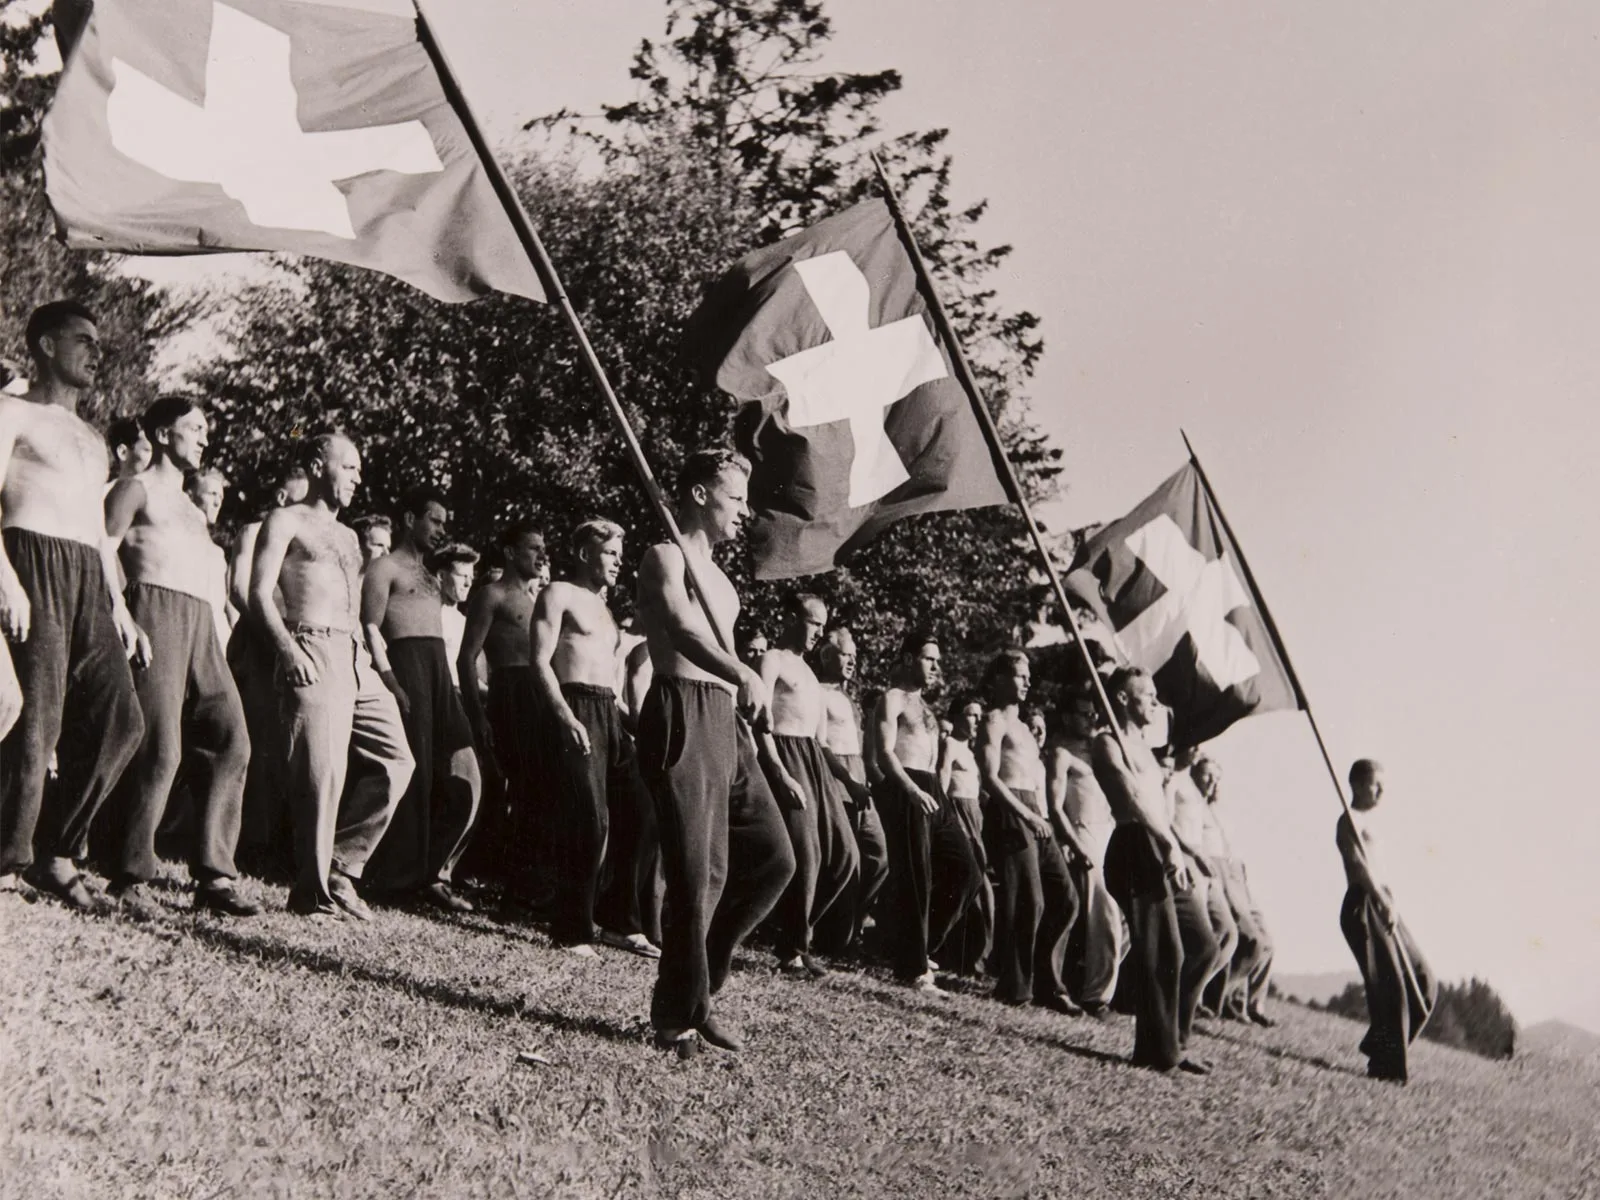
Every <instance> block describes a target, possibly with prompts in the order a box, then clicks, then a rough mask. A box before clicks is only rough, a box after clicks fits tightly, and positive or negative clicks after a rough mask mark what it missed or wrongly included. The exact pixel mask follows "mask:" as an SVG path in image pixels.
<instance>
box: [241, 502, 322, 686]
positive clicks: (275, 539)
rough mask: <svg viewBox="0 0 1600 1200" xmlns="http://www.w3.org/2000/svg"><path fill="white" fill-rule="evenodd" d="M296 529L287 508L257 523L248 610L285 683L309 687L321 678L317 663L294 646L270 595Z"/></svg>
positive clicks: (294, 518) (290, 512)
mask: <svg viewBox="0 0 1600 1200" xmlns="http://www.w3.org/2000/svg"><path fill="white" fill-rule="evenodd" d="M299 527H300V519H299V518H298V517H297V516H296V515H295V514H294V513H293V512H292V511H291V510H289V509H287V508H279V509H275V510H273V511H272V512H271V513H269V514H267V519H266V520H265V521H263V522H262V523H261V532H260V535H259V536H258V537H257V538H256V552H255V560H254V561H253V562H252V563H251V564H250V611H251V612H252V613H253V614H255V618H256V621H257V622H258V623H259V627H260V628H261V629H264V630H266V633H267V638H268V639H269V640H270V641H271V642H272V646H273V649H274V650H276V651H277V654H278V661H279V662H281V663H282V664H283V669H284V674H285V675H286V676H287V677H288V680H289V683H290V684H292V685H293V686H294V687H309V686H310V685H311V684H313V683H316V682H317V680H318V679H319V678H320V677H321V676H320V673H319V672H318V670H317V664H316V663H314V662H312V661H311V656H310V655H309V654H307V653H306V652H305V651H304V650H302V649H300V647H299V646H298V645H297V644H296V643H295V640H294V637H293V635H291V634H290V632H289V627H288V626H287V625H285V624H284V623H283V614H282V613H280V612H279V611H278V605H277V601H276V600H275V599H274V596H273V593H274V592H275V591H276V590H277V587H278V573H279V572H280V571H282V570H283V559H284V555H286V554H287V553H288V552H289V546H290V544H291V543H292V542H293V541H294V535H295V533H296V532H297V531H298V530H299Z"/></svg>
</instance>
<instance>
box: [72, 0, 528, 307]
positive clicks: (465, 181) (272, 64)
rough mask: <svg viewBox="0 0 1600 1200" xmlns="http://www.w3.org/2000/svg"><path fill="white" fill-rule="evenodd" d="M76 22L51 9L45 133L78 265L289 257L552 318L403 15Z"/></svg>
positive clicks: (110, 0)
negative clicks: (110, 256)
mask: <svg viewBox="0 0 1600 1200" xmlns="http://www.w3.org/2000/svg"><path fill="white" fill-rule="evenodd" d="M83 8H84V5H83V4H82V3H81V2H80V3H71V4H69V3H62V4H59V5H58V9H57V20H58V22H60V23H61V25H62V28H63V32H64V34H65V35H66V37H67V38H75V45H73V46H72V49H71V53H70V55H68V56H67V61H66V66H65V68H64V70H63V72H62V76H61V82H60V84H59V86H58V88H57V91H56V96H55V100H54V102H53V104H52V105H51V108H50V112H49V115H48V116H47V117H46V118H45V123H44V143H45V184H46V191H47V194H48V196H49V199H50V204H51V207H52V208H53V209H54V210H55V215H56V221H57V224H58V226H59V228H60V230H61V232H62V234H63V236H64V237H65V238H66V240H67V243H68V244H69V245H72V246H78V247H85V248H96V249H104V250H123V251H129V252H132V253H136V254H195V253H204V252H208V251H219V250H281V251H287V252H289V253H293V254H310V255H315V256H317V257H320V258H328V259H333V260H335V261H338V262H344V263H352V264H354V265H356V266H361V267H370V268H372V269H374V270H378V271H384V272H386V273H388V274H390V275H395V276H398V277H399V278H401V279H403V280H405V281H406V282H407V283H410V284H413V285H414V286H416V287H418V288H421V289H422V290H423V291H425V292H427V293H428V294H429V295H432V296H436V297H438V298H439V299H441V300H448V301H463V300H470V299H472V298H473V297H474V296H479V295H482V294H484V293H486V292H489V291H500V292H510V293H513V294H516V295H520V296H527V297H528V298H530V299H534V300H543V299H544V298H545V297H544V290H543V288H542V287H541V286H540V284H539V280H538V277H537V276H536V274H535V272H534V270H533V267H532V265H531V264H530V263H529V261H528V257H527V255H526V254H525V253H523V251H522V249H521V246H520V244H519V243H518V241H517V236H516V233H515V231H514V230H513V228H512V226H511V222H510V219H509V218H508V217H507V216H506V213H505V210H504V208H503V207H502V206H501V204H500V202H499V200H498V199H497V197H496V195H495V192H494V188H493V185H492V184H491V183H490V181H489V177H488V175H487V173H486V172H485V169H484V166H483V163H482V162H481V161H480V159H479V158H478V155H477V152H476V151H475V150H474V148H473V146H472V142H471V140H470V139H469V137H468V136H467V132H466V129H465V127H464V126H463V124H462V121H461V117H460V116H459V115H458V114H457V113H456V111H455V109H454V108H453V107H452V106H451V104H450V101H449V99H448V98H447V97H446V94H445V90H444V87H443V85H442V84H441V82H440V79H439V75H438V73H437V72H436V71H435V69H434V66H433V62H432V60H431V59H430V58H429V56H428V53H427V51H426V50H425V49H424V47H423V45H422V44H421V42H420V41H419V39H418V30H417V19H416V12H415V10H414V9H413V8H411V6H410V5H409V4H399V5H395V6H394V9H395V11H393V12H373V11H370V10H371V8H372V5H371V4H370V3H369V4H367V5H366V7H365V8H361V9H357V8H347V7H343V6H340V5H338V4H330V3H304V2H302V3H291V2H288V0H226V2H223V0H97V2H96V3H95V4H94V5H93V8H92V10H91V11H90V13H89V15H88V18H87V21H86V22H85V21H84V19H83V16H82V9H83Z"/></svg>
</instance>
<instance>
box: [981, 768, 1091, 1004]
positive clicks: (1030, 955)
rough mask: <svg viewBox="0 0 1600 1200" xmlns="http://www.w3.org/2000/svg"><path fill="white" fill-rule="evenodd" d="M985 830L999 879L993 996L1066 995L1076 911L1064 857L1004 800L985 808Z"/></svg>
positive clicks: (1015, 1000) (1011, 1000)
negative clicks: (1065, 974)
mask: <svg viewBox="0 0 1600 1200" xmlns="http://www.w3.org/2000/svg"><path fill="white" fill-rule="evenodd" d="M1018 795H1019V796H1021V797H1024V798H1029V797H1031V793H1026V792H1019V793H1018ZM983 833H984V841H985V842H986V843H987V845H988V850H989V863H990V865H991V867H992V868H993V871H994V877H995V887H994V917H995V920H994V954H993V958H992V960H991V961H992V962H993V965H994V974H995V991H994V995H995V999H996V1000H1000V1001H1002V1002H1004V1003H1007V1004H1025V1003H1027V1002H1028V1001H1029V1000H1048V999H1050V998H1051V997H1053V996H1060V995H1064V994H1065V993H1066V990H1067V987H1066V983H1065V982H1064V981H1063V979H1062V975H1061V969H1062V961H1063V958H1064V957H1065V954H1066V949H1067V934H1068V933H1070V932H1071V931H1072V923H1073V921H1074V920H1076V919H1077V915H1078V889H1077V888H1076V887H1075V886H1074V885H1073V882H1072V875H1071V873H1070V872H1069V871H1068V869H1067V860H1066V857H1065V856H1064V855H1063V854H1062V853H1061V848H1060V847H1059V846H1057V845H1056V842H1055V838H1054V837H1053V836H1051V835H1049V834H1039V833H1036V832H1034V831H1033V830H1032V829H1031V828H1029V827H1028V825H1027V824H1026V822H1024V821H1023V819H1022V818H1021V817H1020V816H1018V815H1017V813H1016V812H1015V811H1013V810H1012V808H1011V807H1010V805H1007V804H1003V803H999V802H991V803H990V804H989V805H988V806H987V808H986V810H985V812H984V818H983Z"/></svg>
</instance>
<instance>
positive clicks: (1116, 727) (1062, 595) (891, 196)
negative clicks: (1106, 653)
mask: <svg viewBox="0 0 1600 1200" xmlns="http://www.w3.org/2000/svg"><path fill="white" fill-rule="evenodd" d="M872 165H873V167H875V168H876V169H877V172H878V182H879V183H880V184H882V185H883V195H884V199H885V200H886V201H887V202H888V204H889V211H890V213H892V214H893V215H894V223H895V228H896V229H897V230H898V231H899V233H900V240H901V242H903V243H904V244H905V247H906V250H907V252H908V253H909V254H910V255H911V265H912V266H913V267H914V268H915V269H916V272H917V283H918V284H919V285H920V288H921V291H922V295H923V298H924V299H925V300H926V301H927V303H928V308H929V310H930V312H931V313H932V315H933V323H934V325H935V326H936V327H937V329H938V331H939V336H940V338H941V339H942V340H943V342H944V344H945V345H946V346H947V347H949V349H950V362H951V365H952V366H953V367H954V368H955V372H956V378H957V379H958V380H959V381H960V383H961V386H962V387H963V388H964V389H965V391H966V393H967V398H968V399H969V400H970V401H971V402H972V408H973V411H974V412H976V413H977V415H978V426H979V428H981V429H982V430H983V436H984V440H985V441H987V442H988V443H989V456H990V457H991V458H992V459H993V460H994V464H995V466H996V468H998V469H999V471H1000V475H1001V478H1002V480H1003V481H1004V483H1005V486H1006V490H1007V491H1008V492H1009V493H1010V494H1011V499H1012V502H1013V503H1015V504H1016V506H1017V507H1018V508H1019V509H1021V510H1022V519H1023V522H1024V523H1025V524H1026V525H1027V527H1028V536H1029V537H1030V538H1031V539H1032V540H1033V545H1034V549H1036V550H1037V551H1038V552H1039V558H1040V561H1042V562H1043V563H1044V570H1045V574H1046V575H1048V576H1049V577H1050V586H1051V587H1052V588H1054V589H1055V593H1056V599H1057V600H1059V601H1060V602H1061V611H1062V613H1063V615H1065V617H1066V619H1067V627H1068V628H1069V629H1071V630H1072V639H1073V641H1074V642H1075V643H1076V644H1077V647H1078V652H1079V653H1080V654H1082V655H1083V662H1084V665H1085V666H1086V667H1088V669H1089V680H1090V682H1091V683H1092V684H1093V685H1094V694H1095V699H1096V700H1098V701H1099V703H1100V710H1101V712H1102V713H1104V714H1105V718H1106V723H1107V724H1108V725H1109V726H1110V727H1111V732H1112V733H1113V734H1114V735H1115V736H1116V739H1117V745H1119V746H1120V747H1121V748H1122V755H1123V757H1124V758H1125V759H1126V760H1127V762H1128V764H1129V766H1132V764H1133V759H1132V758H1131V757H1129V756H1128V746H1127V743H1126V742H1125V741H1124V740H1123V736H1122V723H1121V722H1120V721H1118V720H1117V714H1116V712H1115V711H1113V709H1112V707H1111V698H1110V697H1109V696H1107V695H1106V689H1105V685H1104V684H1103V683H1102V682H1101V681H1100V672H1099V671H1098V670H1096V668H1095V662H1094V659H1093V658H1092V657H1091V656H1090V654H1089V644H1088V643H1087V642H1086V641H1084V638H1083V630H1082V629H1080V628H1079V627H1078V619H1077V617H1076V616H1074V615H1073V612H1072V605H1071V604H1070V603H1069V602H1068V600H1067V589H1066V585H1065V584H1063V583H1062V581H1061V575H1060V573H1059V572H1058V571H1057V570H1056V564H1055V560H1054V559H1052V558H1051V557H1050V551H1049V549H1048V548H1046V546H1045V544H1044V535H1043V534H1042V533H1041V532H1040V530H1039V523H1038V522H1037V521H1035V520H1034V517H1033V509H1032V508H1031V507H1030V506H1029V504H1028V497H1027V496H1026V494H1024V492H1023V490H1022V484H1021V482H1020V481H1019V480H1018V479H1017V473H1016V470H1015V469H1014V468H1013V467H1012V465H1011V458H1010V456H1009V455H1007V454H1006V450H1005V446H1004V445H1002V444H1001V442H1000V430H999V428H998V427H997V426H996V425H995V423H994V416H993V415H992V414H991V413H990V412H989V406H988V405H987V404H985V403H984V401H983V393H982V392H980V391H979V390H978V381H977V380H976V379H975V378H974V377H973V374H972V369H971V367H969V366H968V365H967V356H966V355H965V354H964V353H963V352H962V349H961V342H960V340H959V339H958V338H957V337H956V333H955V330H954V329H953V328H952V327H951V325H950V318H949V316H948V315H947V314H946V313H945V310H944V304H943V302H942V301H941V300H940V299H939V292H938V289H936V288H935V287H934V285H933V277H932V276H931V275H930V274H929V272H928V264H927V263H926V262H925V261H924V260H923V257H922V250H921V249H920V248H919V247H918V246H917V239H916V237H915V236H914V235H913V234H912V232H911V224H910V222H908V221H907V220H906V215H905V212H904V211H903V210H902V209H901V207H900V197H899V195H898V194H897V193H896V191H895V187H894V184H893V183H892V182H890V179H889V173H888V172H887V171H886V170H884V166H883V163H882V162H881V161H879V159H878V156H877V154H876V153H874V154H873V155H872Z"/></svg>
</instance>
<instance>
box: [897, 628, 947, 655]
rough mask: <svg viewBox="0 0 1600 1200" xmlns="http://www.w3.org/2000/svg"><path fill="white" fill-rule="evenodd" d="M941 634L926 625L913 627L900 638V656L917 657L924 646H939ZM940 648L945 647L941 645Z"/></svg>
mask: <svg viewBox="0 0 1600 1200" xmlns="http://www.w3.org/2000/svg"><path fill="white" fill-rule="evenodd" d="M938 645H939V635H938V634H936V633H934V632H933V630H931V629H928V628H926V627H919V628H916V629H912V630H910V631H909V632H907V633H906V635H905V636H904V637H902V638H901V639H900V657H901V658H915V657H916V654H917V651H918V650H921V649H922V648H923V647H924V646H938ZM940 649H943V647H942V646H941V647H940Z"/></svg>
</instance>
